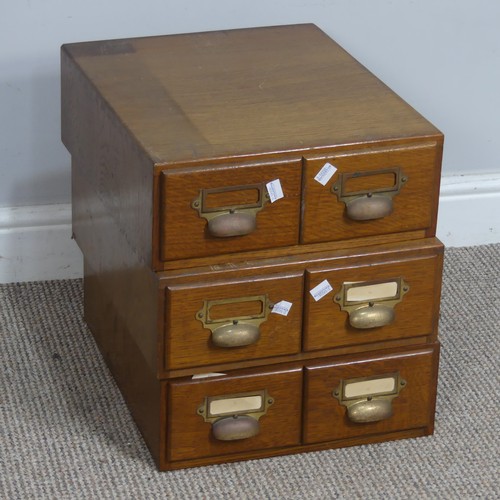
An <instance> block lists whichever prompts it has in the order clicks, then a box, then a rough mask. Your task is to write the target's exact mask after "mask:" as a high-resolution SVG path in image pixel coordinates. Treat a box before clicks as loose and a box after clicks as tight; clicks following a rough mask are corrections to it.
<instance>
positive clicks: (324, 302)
mask: <svg viewBox="0 0 500 500" xmlns="http://www.w3.org/2000/svg"><path fill="white" fill-rule="evenodd" d="M373 250H374V251H373V253H367V254H364V255H356V254H355V255H353V256H352V257H349V258H347V259H346V260H345V261H343V262H342V263H340V264H338V263H335V262H332V263H331V264H329V263H327V264H326V265H324V266H322V267H318V268H310V269H308V270H307V271H306V281H305V288H306V290H308V291H310V290H313V291H314V290H315V289H316V288H317V287H321V286H322V285H325V286H328V287H331V289H332V290H331V292H329V293H328V294H326V295H324V296H323V297H318V296H317V295H315V296H313V294H312V293H306V297H305V299H304V300H305V311H304V350H305V351H314V350H318V349H327V348H334V347H346V346H352V345H360V344H370V343H372V342H378V341H386V340H396V339H410V338H412V337H418V336H421V335H425V336H428V337H429V338H435V336H436V334H437V321H438V317H439V303H440V290H441V285H440V283H441V273H442V265H443V247H442V245H441V244H440V243H439V242H438V244H437V245H435V246H433V247H426V248H425V249H424V246H423V245H422V246H421V247H419V245H418V244H417V245H415V246H414V248H413V250H410V251H409V252H408V251H406V252H404V253H403V252H401V253H400V254H399V255H398V254H397V253H392V254H390V255H387V254H383V253H381V254H380V255H378V254H377V251H376V250H377V249H376V247H374V249H373ZM316 299H318V300H316Z"/></svg>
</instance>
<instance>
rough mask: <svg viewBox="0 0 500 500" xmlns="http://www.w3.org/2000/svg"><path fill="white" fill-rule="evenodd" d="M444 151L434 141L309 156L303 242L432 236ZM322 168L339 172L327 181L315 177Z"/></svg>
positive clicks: (438, 143)
mask: <svg viewBox="0 0 500 500" xmlns="http://www.w3.org/2000/svg"><path fill="white" fill-rule="evenodd" d="M441 151H442V144H441V143H440V142H436V141H432V142H423V143H417V144H408V145H399V146H388V147H378V148H368V149H361V150H351V151H341V152H338V153H332V154H330V155H328V154H327V155H322V156H306V157H305V159H304V164H305V175H304V178H305V185H304V193H305V195H304V214H303V226H302V234H301V243H317V242H323V241H338V240H344V239H351V238H357V237H362V236H373V235H383V234H389V233H400V232H405V231H414V230H425V231H426V234H427V236H433V235H434V232H435V223H436V215H437V202H438V196H439V175H440V162H441ZM325 165H326V167H325ZM329 165H330V166H331V167H330V166H329ZM323 167H325V168H326V170H327V171H328V169H330V172H335V173H334V174H333V176H332V177H331V179H330V180H329V181H328V182H326V184H325V185H322V183H320V182H318V181H316V180H315V177H316V176H317V175H318V174H319V172H320V171H321V170H322V169H323ZM325 180H326V179H325ZM323 182H324V181H323Z"/></svg>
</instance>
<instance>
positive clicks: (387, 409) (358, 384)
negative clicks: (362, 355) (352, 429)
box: [333, 373, 406, 423]
mask: <svg viewBox="0 0 500 500" xmlns="http://www.w3.org/2000/svg"><path fill="white" fill-rule="evenodd" d="M405 386H406V381H405V380H403V379H402V378H401V377H400V375H399V373H392V374H389V375H382V376H379V377H362V378H354V379H347V380H341V382H340V384H339V386H338V387H337V388H336V389H335V390H334V391H333V397H334V398H335V399H337V400H338V401H339V403H340V404H341V405H343V406H345V407H346V408H347V416H348V418H349V420H351V422H355V423H368V422H378V421H380V420H385V419H387V418H390V417H391V416H392V400H393V399H394V398H396V397H397V396H398V395H399V392H400V391H401V390H402V389H403V388H404V387H405Z"/></svg>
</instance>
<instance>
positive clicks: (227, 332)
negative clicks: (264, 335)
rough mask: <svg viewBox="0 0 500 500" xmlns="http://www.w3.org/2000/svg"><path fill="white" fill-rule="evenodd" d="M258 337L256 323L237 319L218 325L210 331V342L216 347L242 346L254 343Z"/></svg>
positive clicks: (258, 330)
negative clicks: (227, 323)
mask: <svg viewBox="0 0 500 500" xmlns="http://www.w3.org/2000/svg"><path fill="white" fill-rule="evenodd" d="M259 338H260V328H259V326H258V325H252V324H250V323H244V322H238V321H234V322H233V323H231V324H229V325H224V326H220V327H218V328H216V329H215V330H214V331H213V332H212V342H213V343H214V344H215V345H216V346H217V347H242V346H246V345H251V344H255V343H256V342H257V341H258V340H259Z"/></svg>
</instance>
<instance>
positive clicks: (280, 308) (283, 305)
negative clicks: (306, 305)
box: [271, 300, 293, 316]
mask: <svg viewBox="0 0 500 500" xmlns="http://www.w3.org/2000/svg"><path fill="white" fill-rule="evenodd" d="M292 305H293V304H292V303H291V302H288V301H287V300H280V301H279V302H277V303H276V304H274V306H273V309H272V310H271V312H272V313H276V314H281V316H288V313H289V312H290V309H291V308H292Z"/></svg>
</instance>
